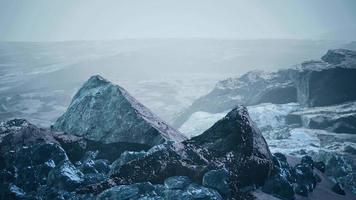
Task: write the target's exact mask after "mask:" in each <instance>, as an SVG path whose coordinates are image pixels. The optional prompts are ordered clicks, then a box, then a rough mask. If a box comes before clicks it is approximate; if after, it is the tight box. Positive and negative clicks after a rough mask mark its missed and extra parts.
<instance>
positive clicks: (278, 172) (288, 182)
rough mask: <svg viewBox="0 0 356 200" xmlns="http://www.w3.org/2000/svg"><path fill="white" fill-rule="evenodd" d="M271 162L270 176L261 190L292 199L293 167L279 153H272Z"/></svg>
mask: <svg viewBox="0 0 356 200" xmlns="http://www.w3.org/2000/svg"><path fill="white" fill-rule="evenodd" d="M273 163H274V168H273V172H272V176H271V177H270V178H269V179H268V180H267V182H266V183H265V184H264V186H263V187H262V191H263V192H265V193H267V194H273V195H274V196H276V197H278V198H281V199H294V195H295V192H294V188H293V184H294V183H295V182H296V177H295V176H294V170H293V168H292V167H291V166H290V165H289V163H288V162H287V158H286V156H285V155H283V154H281V153H275V154H273Z"/></svg>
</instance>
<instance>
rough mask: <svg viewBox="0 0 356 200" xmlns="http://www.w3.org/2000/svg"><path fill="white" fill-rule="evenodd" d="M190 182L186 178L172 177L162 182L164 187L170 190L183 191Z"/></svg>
mask: <svg viewBox="0 0 356 200" xmlns="http://www.w3.org/2000/svg"><path fill="white" fill-rule="evenodd" d="M191 182H192V181H191V180H190V179H189V178H188V177H186V176H173V177H169V178H167V179H166V180H165V181H164V186H165V187H166V188H168V189H170V190H174V189H185V188H186V187H187V186H188V185H189V184H190V183H191Z"/></svg>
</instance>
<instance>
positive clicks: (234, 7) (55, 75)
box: [0, 0, 356, 126]
mask: <svg viewBox="0 0 356 200" xmlns="http://www.w3.org/2000/svg"><path fill="white" fill-rule="evenodd" d="M355 10H356V2H355V1H353V0H339V1H333V0H329V1H327V0H314V1H310V0H298V1H284V0H269V1H262V0H252V1H251V0H249V1H241V0H219V1H212V0H190V1H188V0H180V1H171V0H150V1H143V0H142V1H138V0H127V1H122V0H100V1H99V0H77V1H72V0H53V1H47V0H31V1H26V0H15V1H14V0H0V41H1V42H0V121H1V120H5V119H10V118H13V117H25V118H29V119H31V120H32V121H33V122H34V123H36V124H39V125H44V126H48V125H49V124H50V123H52V122H53V120H55V119H56V118H57V117H58V116H59V115H60V114H61V113H62V112H64V110H65V109H66V107H67V106H68V104H69V102H70V99H71V97H72V96H73V94H74V93H75V91H76V90H77V89H78V88H79V87H80V86H81V84H82V83H83V82H84V81H85V80H87V79H88V78H89V77H90V76H92V75H95V74H100V75H102V76H104V77H105V78H107V79H109V80H110V81H113V82H114V83H117V84H120V85H121V86H123V87H125V88H126V89H127V90H128V91H129V92H130V93H132V94H133V96H134V97H136V98H137V99H138V100H140V101H141V102H142V103H143V104H145V105H147V106H148V107H149V108H150V109H152V110H153V111H154V112H156V113H157V114H158V115H159V116H161V117H162V118H163V119H165V120H167V121H171V120H172V119H173V118H174V117H175V116H176V115H177V113H179V112H181V111H182V110H183V109H184V108H186V107H187V106H189V105H190V104H191V103H192V102H193V101H194V100H195V99H197V98H199V97H200V96H202V95H204V94H206V93H208V92H209V91H210V90H212V89H213V87H214V85H215V84H216V82H218V81H219V80H223V79H225V78H228V77H232V76H233V77H236V76H239V75H241V74H243V73H245V72H247V71H250V70H268V71H269V70H276V69H281V68H288V67H291V66H294V65H297V64H299V63H301V62H304V61H307V60H311V59H314V60H315V59H320V57H321V56H322V55H323V54H325V52H326V51H327V50H328V49H332V48H339V47H345V46H346V44H348V45H351V46H354V44H352V43H349V41H350V40H354V39H355V37H356V34H354V33H356V31H355V30H356V28H355V26H356V25H355V18H356V13H355V12H354V11H355Z"/></svg>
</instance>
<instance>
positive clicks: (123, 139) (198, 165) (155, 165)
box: [0, 76, 355, 200]
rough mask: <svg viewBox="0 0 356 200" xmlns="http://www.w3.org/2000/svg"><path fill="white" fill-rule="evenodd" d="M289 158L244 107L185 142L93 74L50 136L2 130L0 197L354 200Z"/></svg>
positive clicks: (31, 129)
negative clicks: (323, 199)
mask: <svg viewBox="0 0 356 200" xmlns="http://www.w3.org/2000/svg"><path fill="white" fill-rule="evenodd" d="M288 159H289V158H287V157H286V156H284V155H283V154H280V153H275V154H273V155H272V154H271V152H270V150H269V147H268V145H267V143H266V141H265V139H264V137H263V135H262V134H261V132H260V130H259V129H258V128H257V126H255V124H254V122H252V120H251V119H250V116H249V113H248V111H247V109H246V107H244V106H236V107H234V108H233V109H232V110H230V111H229V112H228V114H227V115H226V116H225V117H223V118H222V119H220V120H219V121H218V122H216V123H215V124H214V125H213V126H212V127H210V128H209V129H207V130H206V131H204V132H203V133H202V134H201V135H199V136H196V137H193V138H191V139H189V140H186V139H185V137H184V136H183V135H182V134H181V133H180V132H179V131H176V130H175V129H174V128H172V127H170V126H168V125H167V124H166V123H165V122H164V121H162V120H160V119H159V118H158V117H156V116H155V115H154V114H152V113H151V112H150V111H149V110H148V109H147V108H145V107H144V106H143V105H142V104H140V103H138V102H137V101H136V100H135V99H133V98H132V97H131V96H130V95H129V94H128V93H127V92H126V91H125V90H124V89H122V88H121V87H119V86H116V85H113V84H111V83H110V82H108V81H107V80H105V79H103V78H102V77H99V76H94V77H92V78H90V79H89V80H88V81H87V82H86V83H85V84H84V86H83V87H82V88H81V89H80V90H79V92H78V93H77V94H76V95H75V96H74V98H73V100H72V103H71V105H70V106H69V108H68V110H67V112H66V113H64V114H63V116H62V117H60V118H59V119H58V120H57V122H56V123H55V124H54V126H53V127H52V129H50V128H49V129H44V128H38V127H36V126H34V125H33V124H31V123H30V122H28V121H26V120H24V119H14V120H10V121H7V122H3V123H1V124H0V179H1V183H0V184H1V185H0V186H1V187H0V199H141V200H143V199H169V200H171V199H205V200H208V199H211V200H220V199H236V200H239V199H241V200H244V199H272V198H281V199H303V198H311V199H321V198H320V197H322V195H323V194H328V196H329V197H330V198H331V199H338V198H339V199H353V198H355V196H352V194H350V193H349V192H348V191H347V190H345V189H344V188H343V187H342V185H341V184H339V183H336V184H331V185H330V183H329V182H327V179H326V178H325V176H324V175H323V174H322V172H324V171H325V164H324V163H323V162H314V161H313V160H312V159H311V157H309V156H305V157H303V158H302V159H301V160H298V161H296V160H293V161H290V160H288ZM326 182H327V183H326ZM328 184H329V185H328ZM321 191H324V192H321ZM314 192H317V194H318V195H314Z"/></svg>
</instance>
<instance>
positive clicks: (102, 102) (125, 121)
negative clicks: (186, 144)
mask: <svg viewBox="0 0 356 200" xmlns="http://www.w3.org/2000/svg"><path fill="white" fill-rule="evenodd" d="M53 129H54V130H60V131H65V132H68V133H72V134H76V135H79V136H83V137H85V138H87V139H91V140H95V141H102V142H104V143H114V142H127V143H139V144H147V145H150V146H153V145H156V144H160V143H163V142H164V141H167V140H172V141H182V140H184V139H185V137H184V136H183V135H182V134H181V133H179V132H178V131H177V130H175V129H173V128H172V127H170V126H169V125H168V124H167V123H165V122H164V121H163V120H161V119H159V118H158V117H157V116H156V115H154V114H153V113H152V112H151V111H150V110H149V109H147V108H146V107H145V106H143V105H142V104H141V103H139V102H138V101H137V100H136V99H134V98H133V97H132V96H131V95H130V94H129V93H128V92H127V91H126V90H125V89H123V88H121V87H120V86H118V85H114V84H112V83H110V82H109V81H107V80H105V79H104V78H102V77H100V76H93V77H91V78H90V79H89V80H88V81H87V82H86V83H85V84H84V85H83V86H82V88H81V89H80V90H79V91H78V92H77V94H76V95H75V96H74V97H73V100H72V102H71V104H70V105H69V107H68V109H67V111H66V112H65V113H64V114H63V115H62V116H61V117H60V118H58V120H57V121H56V123H55V124H54V125H53Z"/></svg>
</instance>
